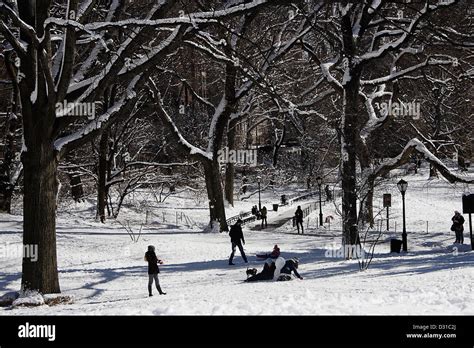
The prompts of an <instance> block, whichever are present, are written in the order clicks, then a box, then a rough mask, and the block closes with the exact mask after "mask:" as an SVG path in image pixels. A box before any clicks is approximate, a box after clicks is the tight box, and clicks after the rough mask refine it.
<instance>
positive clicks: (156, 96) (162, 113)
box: [148, 78, 213, 160]
mask: <svg viewBox="0 0 474 348" xmlns="http://www.w3.org/2000/svg"><path fill="white" fill-rule="evenodd" d="M148 81H149V87H150V94H151V96H152V98H153V100H154V106H155V111H156V114H157V115H158V116H159V118H160V119H161V120H162V122H163V123H164V125H165V126H166V127H167V128H168V129H169V130H170V133H171V136H172V137H173V138H174V140H175V141H176V144H177V145H178V146H180V148H181V149H183V150H184V151H185V152H187V153H188V154H190V155H192V156H193V155H194V156H198V157H200V158H202V157H204V158H206V159H209V160H212V158H213V154H212V153H209V152H206V151H203V150H201V149H199V148H197V147H196V146H194V145H192V144H191V143H189V142H188V141H187V140H186V139H185V138H184V136H183V135H182V134H181V132H180V131H179V129H178V127H177V126H176V124H175V123H174V121H173V119H172V118H171V117H170V115H169V114H168V113H167V112H166V110H165V109H164V106H163V103H162V98H161V94H160V91H159V90H158V87H157V86H156V84H155V82H154V81H153V79H151V78H149V79H148Z"/></svg>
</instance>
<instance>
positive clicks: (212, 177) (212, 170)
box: [203, 161, 229, 232]
mask: <svg viewBox="0 0 474 348" xmlns="http://www.w3.org/2000/svg"><path fill="white" fill-rule="evenodd" d="M203 165H204V176H205V179H206V189H207V197H208V199H209V214H210V217H211V221H219V224H220V229H221V232H222V231H228V230H229V228H228V226H227V221H226V216H225V207H224V194H223V192H222V185H221V175H220V171H219V163H218V162H217V161H203Z"/></svg>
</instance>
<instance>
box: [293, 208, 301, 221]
mask: <svg viewBox="0 0 474 348" xmlns="http://www.w3.org/2000/svg"><path fill="white" fill-rule="evenodd" d="M295 218H296V221H298V222H301V221H303V211H302V210H301V209H296V212H295Z"/></svg>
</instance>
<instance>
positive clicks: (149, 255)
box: [145, 250, 161, 274]
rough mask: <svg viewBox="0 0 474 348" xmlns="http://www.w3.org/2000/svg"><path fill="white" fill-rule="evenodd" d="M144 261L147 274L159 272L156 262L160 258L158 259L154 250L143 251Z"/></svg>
mask: <svg viewBox="0 0 474 348" xmlns="http://www.w3.org/2000/svg"><path fill="white" fill-rule="evenodd" d="M145 261H147V262H148V274H157V273H160V268H159V267H158V263H159V262H161V260H158V257H156V254H155V252H154V251H150V250H149V251H147V252H146V253H145Z"/></svg>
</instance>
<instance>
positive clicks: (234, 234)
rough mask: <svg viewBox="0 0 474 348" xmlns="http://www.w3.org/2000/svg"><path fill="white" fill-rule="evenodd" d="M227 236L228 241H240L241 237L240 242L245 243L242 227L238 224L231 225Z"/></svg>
mask: <svg viewBox="0 0 474 348" xmlns="http://www.w3.org/2000/svg"><path fill="white" fill-rule="evenodd" d="M229 237H230V241H231V242H233V243H240V240H241V239H242V242H244V244H245V239H244V234H243V233H242V227H240V225H238V224H234V225H232V227H231V228H230V232H229Z"/></svg>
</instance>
